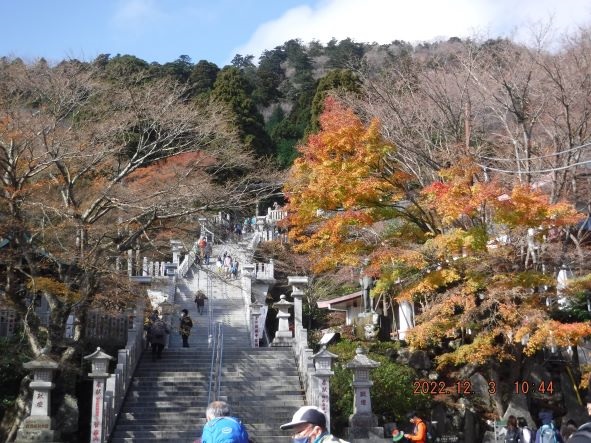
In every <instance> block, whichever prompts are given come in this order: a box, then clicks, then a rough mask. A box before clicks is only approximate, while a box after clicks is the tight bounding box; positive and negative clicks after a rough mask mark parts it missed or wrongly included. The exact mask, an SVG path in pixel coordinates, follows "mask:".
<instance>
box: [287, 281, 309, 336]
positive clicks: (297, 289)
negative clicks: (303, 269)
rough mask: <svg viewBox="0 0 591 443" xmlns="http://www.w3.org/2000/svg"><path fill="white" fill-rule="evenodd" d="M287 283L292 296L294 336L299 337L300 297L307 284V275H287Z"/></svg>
mask: <svg viewBox="0 0 591 443" xmlns="http://www.w3.org/2000/svg"><path fill="white" fill-rule="evenodd" d="M287 284H288V285H291V287H292V289H291V296H292V297H293V317H294V330H295V336H296V337H299V333H300V330H301V329H302V328H303V324H302V297H303V295H304V289H305V288H306V286H307V285H308V277H305V276H303V277H300V276H297V277H287Z"/></svg>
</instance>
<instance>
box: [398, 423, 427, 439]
mask: <svg viewBox="0 0 591 443" xmlns="http://www.w3.org/2000/svg"><path fill="white" fill-rule="evenodd" d="M404 436H405V437H406V438H407V439H408V440H410V441H416V442H418V443H426V441H427V425H426V424H425V422H424V421H423V420H418V421H417V423H415V433H414V434H404Z"/></svg>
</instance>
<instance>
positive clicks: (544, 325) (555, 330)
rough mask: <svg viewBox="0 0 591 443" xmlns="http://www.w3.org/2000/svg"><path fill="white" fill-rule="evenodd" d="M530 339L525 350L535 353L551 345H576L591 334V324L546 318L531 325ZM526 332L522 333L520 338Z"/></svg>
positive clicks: (530, 353) (528, 352) (529, 353)
mask: <svg viewBox="0 0 591 443" xmlns="http://www.w3.org/2000/svg"><path fill="white" fill-rule="evenodd" d="M527 333H528V334H529V341H528V343H527V345H526V347H525V350H524V352H525V353H526V354H527V355H533V354H534V353H535V352H537V351H539V350H541V349H543V348H550V347H553V346H554V347H557V348H558V347H567V346H574V345H576V344H577V343H579V341H581V340H582V339H584V338H586V337H589V336H591V324H589V323H588V322H580V323H561V322H559V321H556V320H549V319H548V320H545V321H543V322H540V323H538V324H535V325H530V328H529V331H528V332H527ZM524 335H525V334H523V333H522V334H520V335H519V339H521V338H523V336H524Z"/></svg>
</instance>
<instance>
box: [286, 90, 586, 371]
mask: <svg viewBox="0 0 591 443" xmlns="http://www.w3.org/2000/svg"><path fill="white" fill-rule="evenodd" d="M320 123H321V130H320V131H319V132H318V133H317V134H314V135H312V136H310V138H309V139H308V142H307V143H306V144H305V145H304V146H302V147H301V148H300V153H301V156H300V158H299V159H297V160H296V162H295V164H294V166H293V168H292V169H291V171H290V178H289V181H288V183H287V184H286V187H285V190H286V194H287V196H288V198H289V204H288V206H287V209H288V211H289V219H288V222H289V227H290V236H291V238H292V240H293V241H294V242H295V244H296V249H297V251H299V252H300V253H304V254H308V256H309V257H310V259H311V263H312V266H313V268H314V270H315V271H316V272H323V271H328V270H335V269H338V268H340V267H343V266H347V265H349V266H359V264H360V263H361V262H362V260H363V258H365V257H367V258H368V259H369V264H368V265H367V267H366V272H367V273H369V274H371V275H373V276H374V277H376V278H377V279H378V281H377V284H376V286H375V288H374V289H373V291H372V295H373V296H374V297H378V296H380V297H386V298H388V299H389V300H390V301H391V303H392V304H391V305H390V306H393V305H395V304H396V303H397V302H399V301H402V300H412V301H413V302H414V303H415V305H416V306H417V313H418V315H417V318H416V326H415V327H414V328H413V329H412V330H411V331H410V334H409V335H408V336H407V340H408V342H409V344H410V345H411V346H412V347H414V348H422V349H431V350H434V349H437V350H438V351H437V353H438V355H439V357H438V358H437V362H438V364H439V367H444V366H459V365H463V364H466V363H470V364H475V365H490V364H491V363H492V362H497V363H499V362H503V361H517V359H518V358H519V357H518V356H520V355H522V354H525V355H534V354H535V353H536V352H538V351H540V350H542V349H544V348H546V347H549V346H556V347H568V346H574V345H576V344H577V343H578V342H579V341H580V340H582V339H583V338H585V337H587V336H589V335H591V325H590V324H589V323H588V322H573V321H567V322H565V321H560V320H558V319H557V315H556V313H557V307H558V305H557V304H556V300H557V296H556V288H555V284H556V283H555V282H556V279H555V275H553V274H552V273H548V272H547V269H548V267H549V266H552V265H554V266H557V263H558V262H557V260H558V258H557V257H556V256H554V255H552V254H551V252H549V251H551V248H550V247H549V246H547V239H548V238H557V237H564V236H565V233H566V232H567V231H566V230H567V229H568V227H569V226H571V225H573V224H574V223H577V222H578V221H580V219H581V216H580V214H578V213H577V212H576V211H575V210H574V208H573V206H572V205H571V204H569V203H567V202H558V203H550V201H549V198H548V196H547V195H546V194H544V193H543V192H542V190H541V189H540V188H539V187H535V186H532V185H528V184H523V183H516V184H514V185H511V186H507V185H506V184H503V183H501V182H499V181H497V180H495V179H494V177H492V178H491V177H488V176H485V175H484V172H483V170H482V168H481V167H479V166H478V165H476V164H475V163H474V162H473V161H472V160H471V159H470V158H467V157H466V158H459V159H457V161H456V162H455V163H454V164H453V165H452V166H450V167H449V168H444V169H441V170H440V171H439V177H438V179H437V180H435V181H433V182H432V183H430V184H428V185H425V186H421V185H419V184H418V183H416V182H414V181H413V180H411V178H410V176H409V175H408V174H405V173H404V172H403V168H402V167H400V168H393V167H392V165H393V163H392V161H391V159H392V154H393V153H395V149H396V148H395V147H394V146H393V145H392V144H390V143H387V142H386V141H385V140H384V139H383V138H382V137H381V136H380V124H379V122H377V121H371V122H369V123H368V124H365V123H364V122H362V121H361V120H360V119H359V118H358V117H357V116H356V115H355V114H354V113H353V111H352V110H350V109H347V108H346V107H345V106H344V105H343V104H341V103H339V102H338V101H337V100H335V99H332V98H329V99H327V101H326V105H325V108H324V113H323V114H322V116H321V118H320ZM542 262H544V263H545V266H542V265H541V263H542ZM567 297H568V296H567Z"/></svg>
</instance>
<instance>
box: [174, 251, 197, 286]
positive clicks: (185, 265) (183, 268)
mask: <svg viewBox="0 0 591 443" xmlns="http://www.w3.org/2000/svg"><path fill="white" fill-rule="evenodd" d="M198 251H199V246H198V245H197V242H195V243H193V247H192V248H191V250H190V251H189V252H188V254H187V255H185V257H184V258H183V260H182V261H181V263H180V265H179V267H178V271H177V274H178V276H179V277H181V278H182V277H184V276H185V275H187V272H189V269H190V268H191V266H193V263H195V257H197V254H198Z"/></svg>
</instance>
